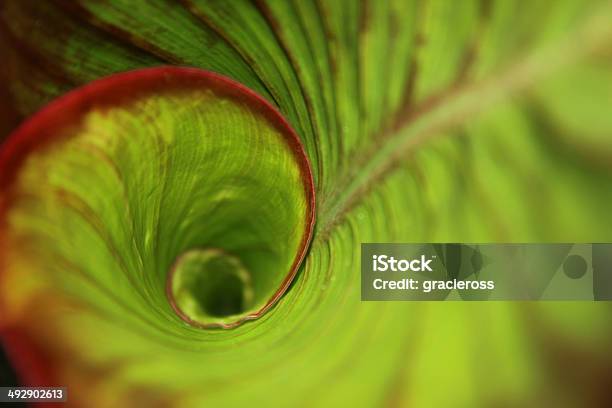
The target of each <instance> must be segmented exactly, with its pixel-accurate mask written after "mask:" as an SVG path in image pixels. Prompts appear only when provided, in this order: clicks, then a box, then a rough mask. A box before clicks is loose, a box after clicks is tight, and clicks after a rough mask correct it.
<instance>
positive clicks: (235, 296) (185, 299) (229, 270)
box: [170, 248, 253, 324]
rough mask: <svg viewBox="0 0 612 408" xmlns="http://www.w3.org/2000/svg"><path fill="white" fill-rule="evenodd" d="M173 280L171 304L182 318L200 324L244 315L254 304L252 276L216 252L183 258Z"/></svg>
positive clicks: (197, 252) (238, 263) (210, 250)
mask: <svg viewBox="0 0 612 408" xmlns="http://www.w3.org/2000/svg"><path fill="white" fill-rule="evenodd" d="M170 278H171V282H170V284H171V291H172V292H171V295H172V298H171V301H173V302H174V305H175V307H176V308H177V309H178V310H179V311H180V314H181V315H182V316H183V317H187V318H188V319H189V320H190V321H195V322H198V323H202V324H205V323H210V321H211V318H212V319H215V318H223V317H227V316H232V315H237V314H240V313H243V312H244V311H245V310H247V308H248V307H249V306H251V303H252V302H253V285H252V280H251V274H250V272H249V271H248V270H247V269H246V268H245V267H244V265H243V264H242V262H241V260H240V259H239V258H238V257H236V256H234V255H231V254H229V253H227V252H225V251H223V250H220V249H216V248H208V249H195V250H190V251H187V252H186V253H184V254H183V255H181V256H180V257H179V258H178V259H177V261H176V263H175V265H174V270H173V273H172V274H171V276H170Z"/></svg>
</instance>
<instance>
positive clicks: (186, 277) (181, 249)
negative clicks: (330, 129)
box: [0, 67, 314, 328]
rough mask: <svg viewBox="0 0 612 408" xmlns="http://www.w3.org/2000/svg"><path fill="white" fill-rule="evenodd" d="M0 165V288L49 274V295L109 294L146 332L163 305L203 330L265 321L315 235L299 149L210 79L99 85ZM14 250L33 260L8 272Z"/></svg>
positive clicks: (141, 74)
mask: <svg viewBox="0 0 612 408" xmlns="http://www.w3.org/2000/svg"><path fill="white" fill-rule="evenodd" d="M0 163H2V171H1V172H0V185H1V186H2V190H3V191H4V192H5V193H6V194H4V195H3V197H2V213H1V214H0V215H1V216H2V221H3V228H2V236H3V241H4V242H5V245H3V248H2V249H3V259H6V260H8V262H7V265H6V270H5V271H4V272H3V273H5V274H9V275H10V274H11V273H12V271H13V270H14V269H15V268H16V265H17V264H19V267H20V268H22V269H23V268H25V269H31V268H34V269H37V268H38V269H47V270H48V271H49V273H50V275H51V276H52V279H53V280H56V281H55V283H56V284H59V287H56V290H58V289H59V290H61V291H67V292H71V293H72V294H73V295H75V296H76V297H77V298H80V299H82V300H83V301H84V302H89V301H91V300H92V298H93V297H94V293H97V294H99V293H100V292H108V293H113V296H115V297H118V298H119V299H121V302H122V303H124V304H125V306H126V307H128V305H129V307H134V308H142V313H143V314H144V315H146V316H147V317H148V318H149V319H151V320H156V319H160V318H161V319H162V321H163V320H173V316H172V313H171V310H170V305H172V307H173V308H174V309H175V311H176V312H177V313H178V315H179V316H180V317H181V318H182V319H183V320H184V321H186V322H188V323H189V324H192V325H194V326H200V327H223V328H229V327H234V326H236V325H238V324H240V323H241V322H244V321H245V320H252V319H255V318H257V317H259V316H261V315H262V314H263V313H264V312H265V311H267V310H268V309H269V308H270V307H272V305H273V304H274V303H275V302H276V301H277V300H278V299H279V297H280V296H281V295H282V294H283V293H284V291H285V290H286V289H287V287H288V286H289V284H290V283H291V281H292V279H293V277H294V276H295V274H296V271H297V268H298V266H299V265H300V263H301V260H302V258H303V257H304V253H305V251H306V249H307V246H308V242H309V240H310V235H311V233H312V227H313V222H314V191H313V187H312V176H311V173H310V168H309V163H308V160H307V158H306V156H305V154H304V152H303V150H302V147H301V144H300V142H299V139H298V138H297V136H296V135H295V133H294V132H293V130H292V129H291V128H290V126H289V125H288V124H287V123H286V122H285V121H284V119H283V118H282V117H281V116H280V114H279V113H278V112H277V111H276V110H275V109H274V108H273V107H272V106H271V105H269V104H268V103H266V102H265V101H264V100H263V99H262V98H260V97H259V96H257V95H256V94H254V93H253V92H252V91H250V90H248V89H246V88H244V87H243V86H241V85H239V84H237V83H235V82H233V81H231V80H229V79H226V78H224V77H222V76H220V75H217V74H213V73H210V72H205V71H200V70H196V69H190V68H174V67H159V68H151V69H145V70H140V71H132V72H128V73H124V74H118V75H116V76H111V77H108V78H105V79H101V80H99V81H96V82H94V83H92V84H90V85H88V86H86V87H83V88H81V89H78V90H76V91H74V92H72V93H70V94H68V95H66V96H64V97H62V98H60V99H58V100H57V101H55V102H54V103H53V104H51V105H49V106H48V107H47V108H45V109H44V110H42V111H41V112H40V113H38V114H37V115H35V116H34V117H33V118H32V119H30V121H28V122H27V123H25V124H24V125H23V126H22V127H21V128H20V129H19V130H17V132H16V134H15V135H14V136H13V137H12V138H11V140H10V142H9V143H8V144H7V145H6V146H5V147H4V148H3V150H2V155H1V157H0ZM57 221H60V222H59V223H58V222H57ZM22 251H29V253H30V254H34V253H36V254H37V256H36V257H27V261H26V258H22V259H21V261H19V262H18V263H17V264H16V263H14V262H13V260H14V258H15V257H24V254H25V252H22ZM194 251H195V252H194ZM198 251H199V252H198ZM194 254H201V256H196V257H194V256H193V255H194ZM24 263H25V265H24ZM65 268H68V269H70V270H71V271H72V272H71V273H70V274H68V275H69V276H62V274H61V271H62V270H63V269H65ZM54 271H55V272H54ZM75 276H80V277H81V278H84V280H81V283H77V282H76V281H75V280H74V277H75ZM166 295H167V297H168V299H166ZM168 300H169V302H168ZM105 303H106V302H101V303H97V304H96V307H98V308H106V305H105ZM147 307H148V308H151V309H150V310H146V308H147ZM152 312H153V314H154V315H153V316H151V313H152ZM9 318H10V317H9ZM160 324H162V323H160Z"/></svg>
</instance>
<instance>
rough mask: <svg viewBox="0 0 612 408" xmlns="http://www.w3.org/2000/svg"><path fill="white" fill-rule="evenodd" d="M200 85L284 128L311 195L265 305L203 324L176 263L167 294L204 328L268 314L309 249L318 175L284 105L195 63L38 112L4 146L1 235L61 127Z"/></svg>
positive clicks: (128, 79) (113, 79)
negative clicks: (177, 278) (185, 295)
mask: <svg viewBox="0 0 612 408" xmlns="http://www.w3.org/2000/svg"><path fill="white" fill-rule="evenodd" d="M200 87H201V88H204V89H210V90H212V91H213V92H215V93H216V94H218V95H221V96H224V97H228V98H231V99H233V100H235V101H238V102H242V103H244V104H246V105H247V106H249V108H251V109H252V110H253V111H255V112H256V113H259V114H261V115H263V116H264V117H265V118H266V120H268V122H269V123H270V124H271V125H272V126H274V127H275V128H276V129H277V130H278V131H279V132H280V133H281V135H282V136H283V138H284V141H285V142H286V143H287V145H288V146H289V147H290V150H291V151H292V153H293V154H294V157H295V159H296V160H297V162H298V165H299V168H300V172H301V176H302V177H301V178H302V181H303V185H304V191H305V194H306V197H307V201H308V208H307V214H306V218H305V222H306V229H305V232H304V235H303V237H302V241H301V243H300V246H299V248H298V251H297V254H296V256H295V259H294V261H293V264H292V265H291V268H290V270H289V272H288V273H287V275H286V276H285V278H284V280H283V281H282V282H281V284H280V287H279V288H278V289H277V290H276V292H275V293H274V294H273V295H272V296H271V297H270V299H269V300H268V301H267V302H266V303H265V304H264V306H262V307H261V308H260V309H259V310H257V311H255V312H252V313H249V314H246V315H244V316H241V317H240V318H239V319H237V320H236V321H233V322H230V323H221V322H211V323H206V324H203V323H199V322H196V321H194V320H192V319H190V318H189V317H188V316H186V315H185V314H184V313H183V312H182V311H181V310H180V309H179V308H178V306H177V305H176V302H175V299H174V296H173V295H172V292H171V280H172V276H173V273H172V272H173V270H174V268H171V270H170V271H169V273H168V277H167V279H166V296H167V298H168V300H169V302H170V305H171V307H172V309H173V310H174V311H175V312H176V314H177V315H178V316H179V317H180V318H181V319H182V320H184V321H185V322H187V323H189V324H190V325H192V326H195V327H200V328H207V329H208V328H222V329H231V328H234V327H237V326H239V325H240V324H242V323H244V322H246V321H250V320H255V319H258V318H259V317H261V316H262V315H264V314H265V313H266V312H267V311H268V310H270V309H271V308H272V307H273V306H274V305H275V304H276V303H277V302H278V300H279V299H280V298H281V297H282V295H283V294H284V293H285V292H286V291H287V289H288V288H289V286H290V285H291V282H292V281H293V279H294V278H295V276H296V275H297V271H298V269H299V267H300V265H301V263H302V261H303V260H304V257H305V255H306V253H307V251H308V247H309V245H310V241H311V239H312V234H313V230H314V224H315V214H316V212H315V189H314V180H313V176H312V172H311V166H310V161H309V159H308V156H307V155H306V152H305V150H304V146H303V144H302V142H301V141H300V138H299V137H298V135H297V133H296V132H295V131H294V130H293V128H292V127H291V125H290V124H289V123H288V122H287V120H286V119H285V118H284V117H283V116H282V114H281V113H280V112H279V111H278V109H277V108H276V107H274V106H273V105H272V104H271V103H269V102H268V101H267V100H265V99H264V98H263V97H262V96H260V95H259V94H257V93H256V92H254V91H253V90H251V89H249V88H247V87H246V86H244V85H242V84H240V83H238V82H236V81H234V80H232V79H230V78H227V77H225V76H223V75H220V74H217V73H214V72H210V71H205V70H201V69H198V68H192V67H176V66H159V67H153V68H143V69H137V70H133V71H127V72H123V73H118V74H113V75H110V76H108V77H104V78H101V79H98V80H96V81H93V82H91V83H89V84H87V85H84V86H82V87H80V88H77V89H75V90H73V91H70V92H69V93H67V94H65V95H63V96H61V97H59V98H57V99H55V100H53V101H52V102H51V103H49V104H48V105H46V106H45V107H44V108H43V109H41V110H40V111H39V112H37V113H36V114H34V116H32V117H31V118H30V119H28V120H27V121H26V122H24V123H23V124H22V125H21V126H20V127H19V128H18V129H17V130H15V131H14V132H13V133H12V134H11V135H10V136H9V138H8V139H7V140H6V141H5V143H4V144H3V145H2V146H0V193H1V194H0V236H1V231H2V230H3V227H4V226H5V225H4V223H5V222H6V221H5V213H6V211H7V210H8V208H9V207H10V203H11V201H12V195H11V190H12V187H13V183H14V181H15V179H16V177H17V174H18V172H19V169H20V168H21V166H22V165H23V163H24V162H25V160H26V158H27V157H28V156H29V154H30V153H32V152H34V151H38V150H42V149H44V148H45V147H46V146H49V145H50V144H51V143H52V142H53V141H56V140H58V139H61V138H63V137H65V136H66V133H67V132H62V131H61V130H63V129H66V128H68V127H70V126H73V125H74V124H75V123H79V121H80V120H81V118H83V117H84V116H85V114H87V113H88V112H89V111H91V110H92V109H94V108H95V109H99V108H105V107H109V108H111V107H116V106H119V105H121V104H123V103H126V102H130V101H132V100H134V99H137V98H140V97H143V96H146V95H151V94H155V93H156V92H157V91H167V90H168V89H177V90H180V89H195V88H200ZM0 249H1V248H0ZM0 266H1V265H0ZM0 273H1V268H0Z"/></svg>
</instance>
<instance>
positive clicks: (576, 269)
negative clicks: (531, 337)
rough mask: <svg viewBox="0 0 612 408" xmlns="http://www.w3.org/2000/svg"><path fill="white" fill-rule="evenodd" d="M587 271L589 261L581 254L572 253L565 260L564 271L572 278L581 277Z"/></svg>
mask: <svg viewBox="0 0 612 408" xmlns="http://www.w3.org/2000/svg"><path fill="white" fill-rule="evenodd" d="M586 271H587V263H586V261H585V260H584V258H583V257H581V256H580V255H570V256H568V257H567V259H566V260H565V262H563V272H565V274H566V275H567V277H569V278H571V279H580V278H582V277H583V276H584V274H585V273H586Z"/></svg>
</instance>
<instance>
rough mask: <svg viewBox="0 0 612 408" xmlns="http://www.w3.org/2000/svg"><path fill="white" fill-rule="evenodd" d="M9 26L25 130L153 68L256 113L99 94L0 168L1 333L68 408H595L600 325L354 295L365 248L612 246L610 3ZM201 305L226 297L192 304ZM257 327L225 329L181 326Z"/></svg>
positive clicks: (110, 16) (238, 4)
mask: <svg viewBox="0 0 612 408" xmlns="http://www.w3.org/2000/svg"><path fill="white" fill-rule="evenodd" d="M135 4H137V5H138V7H136V6H135ZM133 9H134V10H135V9H138V10H139V11H138V12H136V11H133ZM0 10H1V17H0V18H1V29H2V31H1V33H2V35H1V36H0V39H1V40H0V47H2V49H3V50H6V53H7V54H6V55H8V56H9V58H8V61H9V63H8V64H6V66H4V67H3V68H2V75H3V76H4V83H5V84H6V86H7V88H8V93H9V94H10V95H11V99H12V101H13V104H14V105H15V106H16V108H17V109H18V110H19V111H20V112H21V113H22V115H28V114H31V113H32V112H34V111H35V110H36V109H38V108H39V107H41V106H43V105H44V104H45V103H47V102H49V101H50V100H51V99H52V98H53V97H55V96H58V95H60V94H62V93H63V92H65V91H66V90H67V89H71V88H72V87H75V86H77V85H81V84H84V83H87V82H89V81H91V80H93V79H96V78H99V77H101V76H106V75H108V74H112V73H115V72H119V71H125V70H128V69H134V68H141V67H145V66H153V65H160V64H180V65H191V66H195V67H199V68H204V69H207V70H210V71H214V72H217V73H219V74H222V75H225V76H227V77H229V78H232V79H234V80H237V81H238V82H240V83H242V84H243V85H245V86H246V87H248V88H250V89H251V90H253V91H255V92H257V93H259V94H260V95H261V98H259V97H257V100H258V101H259V103H246V104H244V103H242V102H240V99H238V100H236V99H232V98H229V99H228V98H227V97H226V96H227V95H226V94H224V93H223V92H221V94H219V93H215V92H213V93H212V94H211V93H210V92H209V90H207V88H206V86H204V87H200V86H191V87H187V88H181V89H182V90H181V92H177V89H176V88H174V87H172V86H170V87H168V86H165V85H164V82H163V81H162V83H161V84H156V85H154V84H151V88H147V89H148V90H147V92H146V95H147V96H146V97H143V98H144V99H141V98H140V97H135V99H133V98H132V97H130V98H127V99H125V100H123V99H122V100H114V101H113V103H107V104H104V105H103V106H104V108H103V109H102V108H101V105H99V103H100V100H103V99H104V98H102V95H103V94H99V93H98V92H91V93H87V92H86V93H85V94H86V95H87V97H86V98H85V99H86V100H87V101H89V102H88V105H87V106H88V108H87V109H86V110H85V111H78V112H74V113H71V114H70V116H71V118H72V119H73V120H70V121H66V122H65V123H64V126H62V127H60V128H57V129H61V132H59V133H61V134H64V136H70V137H57V136H53V135H55V134H56V132H54V131H50V130H47V129H45V130H44V131H43V129H39V133H37V136H31V139H30V142H29V143H25V142H19V141H15V140H17V137H16V136H15V134H14V135H13V136H11V137H10V138H9V139H8V140H9V141H8V142H7V144H6V145H5V146H3V148H2V152H3V156H2V162H1V163H2V164H1V166H3V167H1V169H2V173H0V179H2V180H8V179H9V178H8V177H7V176H6V174H8V173H5V169H7V168H9V167H10V168H12V169H13V170H11V174H13V173H14V177H15V178H14V180H15V181H14V183H16V184H15V185H16V186H18V188H17V187H11V188H10V189H8V188H7V187H6V186H7V185H8V184H6V183H4V184H3V185H2V192H3V195H2V199H3V201H2V205H3V207H1V208H2V211H3V212H2V213H1V217H0V228H1V231H2V233H1V235H0V238H2V240H3V241H2V242H3V244H2V246H1V247H0V248H1V249H0V251H2V252H1V255H2V257H0V260H1V261H0V262H1V263H0V282H1V284H0V302H1V303H0V305H1V308H2V310H3V312H4V313H3V314H2V317H0V327H1V328H2V331H3V334H4V338H5V339H15V338H16V339H20V340H19V341H20V342H22V343H23V341H24V340H23V339H29V340H28V341H29V343H27V344H29V345H30V346H28V347H27V350H28V351H29V352H30V353H33V352H34V353H36V354H35V355H36V356H38V360H40V361H44V362H45V367H47V368H46V371H45V370H41V372H45V373H46V374H45V375H47V376H48V377H51V378H54V379H56V382H57V383H60V384H67V385H68V386H69V387H70V390H71V396H70V398H74V400H73V401H74V402H73V403H74V405H76V406H79V405H87V406H101V407H102V406H134V405H138V404H144V405H153V404H158V405H161V406H165V405H168V406H185V407H190V406H194V407H199V406H245V405H255V406H258V405H264V404H265V405H268V406H296V405H297V406H300V405H303V406H345V405H353V406H426V407H447V406H456V407H474V406H500V405H508V406H560V407H582V406H606V405H607V402H609V397H608V388H607V386H606V380H605V378H607V377H608V373H609V371H610V369H611V367H612V358H611V356H610V353H609V342H610V339H611V338H612V330H611V327H612V324H611V323H612V322H611V321H610V305H609V304H607V303H597V304H596V303H505V302H488V303H469V302H465V303H461V302H432V303H429V302H423V303H409V302H406V303H400V302H397V303H391V302H381V303H371V302H360V293H359V290H360V281H359V245H360V243H362V242H607V241H610V240H611V239H612V235H611V233H610V231H612V218H610V217H609V211H610V204H609V203H610V202H611V201H612V167H611V166H610V163H612V160H611V154H612V138H611V137H612V136H611V135H612V122H611V121H610V117H611V116H610V114H609V110H610V106H611V103H612V100H611V99H610V95H612V90H611V86H612V85H611V84H612V69H611V67H612V7H611V5H610V3H609V2H608V1H593V2H588V3H585V2H582V1H578V0H561V1H554V2H553V1H545V0H537V1H531V2H529V3H528V4H527V3H524V2H520V1H462V2H452V1H434V0H431V1H401V0H397V1H395V0H389V1H373V0H372V1H362V2H356V1H348V0H347V1H326V0H320V1H301V0H300V1H298V0H295V1H274V0H270V1H256V2H247V1H231V2H225V1H196V0H185V1H182V2H180V3H170V2H152V3H148V2H139V1H138V2H123V1H119V0H116V1H96V2H85V1H75V2H66V1H52V2H45V3H43V2H23V1H5V2H3V3H2V5H1V6H0ZM135 14H136V15H135ZM42 21H44V23H41V22H42ZM110 78H113V77H110ZM107 80H108V79H107ZM224 81H225V80H224ZM125 87H126V89H127V90H129V89H131V86H130V85H128V84H125ZM241 89H242V88H241ZM242 91H243V92H246V93H247V94H249V95H250V94H251V93H250V91H246V90H244V89H242ZM77 92H83V91H77ZM117 93H119V94H121V95H129V94H130V92H127V91H121V92H119V91H117ZM264 100H267V101H268V102H269V103H271V104H274V105H275V106H276V107H277V108H278V110H279V111H280V112H281V113H282V115H283V116H284V118H286V120H287V121H288V122H289V123H290V124H291V126H292V127H293V129H295V132H296V133H297V137H298V138H299V139H300V143H299V144H295V143H292V144H287V143H283V140H284V141H286V140H288V139H286V137H287V135H291V134H293V132H292V131H291V130H290V128H288V127H287V126H286V123H285V122H284V120H281V122H280V123H284V125H282V126H281V129H280V130H279V128H278V123H279V122H278V120H280V119H276V120H273V121H272V123H270V121H269V120H268V119H269V117H268V116H266V115H264V116H262V113H261V111H260V110H259V109H258V108H257V106H260V105H262V106H267V104H266V102H264ZM60 101H61V99H60ZM55 103H59V102H55ZM51 106H53V105H51ZM44 112H45V111H42V112H41V113H39V114H38V115H43V114H44ZM38 115H37V116H34V117H33V119H31V121H30V122H28V123H36V121H37V120H38V121H39V123H41V122H40V119H37V117H38ZM274 117H276V118H278V116H274ZM76 118H79V119H78V120H76ZM266 118H268V119H266ZM28 123H26V125H24V127H23V128H21V130H18V131H17V133H19V132H20V131H21V132H25V130H23V129H27V127H26V126H28ZM30 126H31V125H30ZM53 129H55V128H52V129H51V130H53ZM32 132H33V131H32ZM34 133H35V132H33V133H32V134H33V135H34ZM44 135H48V136H44ZM245 135H248V137H246V136H245ZM46 140H48V142H46ZM291 140H296V139H291ZM43 142H44V143H43ZM300 144H301V145H302V146H303V149H304V151H305V153H306V156H307V157H308V162H309V168H308V169H306V170H305V167H304V159H303V157H302V156H300V155H299V154H298V155H296V154H295V151H296V149H295V146H298V147H299V146H300ZM7 146H9V147H10V146H23V147H22V148H19V149H21V150H19V149H17V148H15V149H17V150H19V152H20V153H19V154H18V155H17V156H18V157H22V158H23V160H22V161H21V159H19V162H18V164H12V165H11V166H8V165H7V164H4V163H9V162H11V160H13V161H14V160H15V159H14V157H15V156H14V155H13V153H14V152H11V151H10V149H9V148H8V147H7ZM34 147H36V148H34ZM298 150H299V149H298ZM13 163H14V162H13ZM6 171H8V170H6ZM309 172H311V173H312V176H313V179H314V186H315V193H316V199H317V209H316V226H315V229H314V235H313V237H312V241H311V244H310V247H309V250H308V253H307V254H306V256H305V258H304V262H303V263H302V267H301V268H300V271H299V273H298V275H297V276H296V278H295V280H294V281H293V284H292V286H291V287H290V288H289V290H288V291H286V293H284V295H283V296H282V298H280V299H279V300H278V299H276V298H275V294H276V293H277V292H275V291H276V290H277V289H278V288H279V287H282V286H283V282H284V281H283V278H286V277H287V276H288V274H289V275H291V271H292V270H293V266H292V265H294V264H295V263H296V262H299V260H300V259H301V251H300V248H301V244H302V242H303V240H304V237H305V236H306V237H307V236H308V231H309V226H310V224H309V220H311V218H310V217H309V216H311V215H312V214H309V212H308V211H309V209H312V200H311V199H312V197H310V196H309V194H310V193H309V189H308V188H307V187H308V183H307V182H305V181H304V180H305V179H304V174H305V173H309ZM10 180H13V176H11V177H10ZM305 186H306V188H305ZM219 202H223V205H217V204H215V203H219ZM181 254H182V257H181ZM185 254H187V255H185ZM173 265H174V266H173ZM219 265H221V266H219ZM193 268H195V269H201V270H203V271H206V273H203V274H202V276H203V277H204V278H202V279H199V278H200V277H199V276H196V275H197V274H194V273H193V270H194V269H193ZM169 270H173V271H174V275H172V274H171V275H170V276H174V277H175V278H176V279H174V280H173V279H170V280H168V271H169ZM215 271H217V272H219V271H222V272H221V273H217V272H215ZM168 282H171V284H170V285H168ZM211 287H217V288H219V289H218V290H215V291H211V290H210V288H211ZM196 288H199V289H197V290H196ZM166 291H168V293H170V294H171V296H170V298H171V299H172V298H174V306H175V309H178V312H179V313H178V314H177V313H175V311H176V310H173V308H172V305H171V303H172V302H169V301H168V299H167V297H166ZM218 293H225V294H227V296H224V297H223V298H222V299H221V301H220V302H213V304H214V305H215V306H213V307H212V309H211V308H210V306H206V305H210V303H208V302H207V301H210V300H211V299H214V297H215V296H216V295H215V294H218ZM198 299H200V300H201V299H204V300H206V301H204V302H198V301H197V300H198ZM271 299H273V300H278V302H277V303H276V305H275V306H274V307H273V308H267V307H266V305H267V304H270V305H271V303H270V301H271ZM241 304H242V305H244V304H246V305H247V306H246V308H242V309H241V308H239V307H238V306H237V305H241ZM207 307H208V309H207ZM264 309H265V311H267V312H266V313H263V314H261V316H259V319H257V320H254V321H249V322H245V323H244V324H242V325H240V326H238V327H235V328H232V329H231V330H216V329H208V328H202V327H200V326H201V324H200V325H198V323H202V324H207V323H215V324H217V325H227V324H231V323H232V322H236V321H239V320H240V319H242V318H243V317H245V316H248V315H249V314H252V313H254V312H256V311H258V310H260V311H261V310H264ZM236 310H241V311H240V312H239V313H236ZM220 311H221V312H220ZM228 311H229V312H228ZM181 313H182V314H183V315H187V316H182V317H183V319H181V318H180V316H179V315H181ZM227 313H229V314H227ZM232 313H233V314H232ZM211 314H217V316H212V315H211ZM218 314H222V315H224V316H218ZM185 317H188V319H185ZM185 320H189V321H190V322H191V325H190V324H187V323H186V322H185ZM6 343H7V344H9V345H13V346H12V347H13V348H12V349H11V350H15V351H14V354H15V355H17V356H21V357H19V358H16V359H17V360H20V361H23V360H24V359H25V357H23V353H20V352H19V351H18V347H17V346H14V344H17V343H18V342H17V341H10V340H7V341H6ZM20 344H21V343H20ZM23 344H25V343H23ZM31 381H32V382H36V378H34V379H32V380H31ZM143 401H144V402H143Z"/></svg>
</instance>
